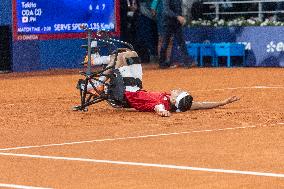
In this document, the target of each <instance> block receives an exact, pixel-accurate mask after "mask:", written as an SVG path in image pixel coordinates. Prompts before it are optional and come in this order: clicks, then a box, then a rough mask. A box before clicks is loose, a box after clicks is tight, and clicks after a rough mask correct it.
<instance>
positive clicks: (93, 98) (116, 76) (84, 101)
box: [73, 27, 134, 111]
mask: <svg viewBox="0 0 284 189" xmlns="http://www.w3.org/2000/svg"><path fill="white" fill-rule="evenodd" d="M82 29H84V30H85V31H86V33H87V41H88V43H87V45H82V47H83V48H86V47H87V54H88V55H87V56H88V63H87V70H86V71H80V72H79V73H80V74H81V75H82V76H84V77H85V79H79V81H78V83H77V89H79V90H80V98H81V103H80V105H78V106H74V107H73V110H74V111H88V107H89V106H90V105H92V104H96V103H99V102H102V101H107V103H108V104H110V105H111V106H112V107H114V108H122V107H127V104H126V102H125V101H124V100H123V96H122V95H119V96H118V97H116V96H114V95H112V94H111V92H112V91H113V90H116V89H118V88H119V87H121V86H119V84H120V83H121V82H122V83H123V80H122V77H121V75H120V73H119V72H118V70H116V69H115V65H116V62H117V57H118V53H119V48H118V46H117V45H123V46H126V47H128V48H129V49H130V50H134V48H133V46H132V45H131V44H130V43H127V42H124V41H120V40H117V39H114V38H111V37H110V35H109V33H108V32H106V31H98V32H97V33H96V34H97V37H92V34H93V31H92V30H91V29H89V28H86V27H83V28H82ZM85 39H86V38H85ZM92 41H97V42H101V43H103V44H105V45H106V46H108V47H113V48H114V49H115V50H114V53H113V54H115V58H114V64H113V65H112V66H106V67H104V68H103V69H102V70H99V71H95V72H93V71H92V65H91V51H92V47H91V43H92ZM109 50H110V48H109ZM107 70H112V71H111V73H109V74H104V72H105V71H107ZM100 76H105V77H106V79H105V81H101V80H99V79H98V78H99V77H100ZM94 82H100V83H102V84H103V85H104V86H105V87H107V92H105V91H99V90H98V89H97V88H96V86H95V84H94ZM82 84H84V89H82V88H81V85H82ZM88 84H90V85H91V86H92V88H93V89H94V91H95V92H96V93H97V94H98V95H94V94H92V93H89V92H88V90H87V86H88ZM123 87H124V86H123Z"/></svg>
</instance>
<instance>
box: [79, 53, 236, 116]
mask: <svg viewBox="0 0 284 189" xmlns="http://www.w3.org/2000/svg"><path fill="white" fill-rule="evenodd" d="M114 57H115V56H114V55H109V56H97V57H93V58H92V65H107V67H108V66H113V65H114ZM137 58H139V57H138V55H137V53H136V52H135V51H131V50H129V49H125V50H123V51H122V52H120V53H119V54H118V56H117V62H116V64H115V68H116V69H119V71H120V73H121V75H122V77H123V79H124V85H125V91H123V93H124V99H125V101H126V102H127V105H128V106H127V107H129V108H134V109H136V110H138V111H141V112H156V113H157V114H158V115H159V116H162V117H169V116H170V115H171V113H172V112H185V111H188V110H200V109H211V108H217V107H220V106H224V105H226V104H230V103H233V102H235V101H238V100H240V98H239V97H236V96H232V97H229V98H227V99H225V100H222V101H216V102H196V101H193V97H192V96H191V94H190V93H188V92H186V91H185V90H181V89H178V90H172V91H171V92H170V93H168V92H149V91H146V90H142V67H141V64H140V62H139V61H136V60H137ZM133 60H135V61H133ZM131 62H132V63H131ZM110 71H111V70H107V71H106V72H107V73H109V72H110ZM99 79H100V80H101V81H104V80H105V79H106V77H105V76H101V77H100V78H99ZM128 81H133V82H128ZM95 87H96V88H97V89H100V90H104V86H103V84H102V82H95ZM82 89H83V86H82ZM87 89H88V91H89V92H90V93H92V92H93V91H94V90H93V87H92V86H88V87H87ZM94 94H95V95H98V94H97V93H94Z"/></svg>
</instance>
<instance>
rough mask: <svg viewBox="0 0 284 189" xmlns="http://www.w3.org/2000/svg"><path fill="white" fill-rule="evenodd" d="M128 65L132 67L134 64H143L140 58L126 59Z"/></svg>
mask: <svg viewBox="0 0 284 189" xmlns="http://www.w3.org/2000/svg"><path fill="white" fill-rule="evenodd" d="M126 63H127V64H128V65H129V66H130V65H132V64H141V59H140V57H130V58H126Z"/></svg>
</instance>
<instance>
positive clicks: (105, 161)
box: [0, 152, 284, 178]
mask: <svg viewBox="0 0 284 189" xmlns="http://www.w3.org/2000/svg"><path fill="white" fill-rule="evenodd" d="M0 155H5V156H17V157H28V158H38V159H53V160H65V161H80V162H90V163H105V164H117V165H128V166H141V167H157V168H167V169H177V170H191V171H204V172H214V173H227V174H241V175H253V176H265V177H278V178H284V174H282V173H269V172H255V171H239V170H226V169H211V168H201V167H189V166H178V165H167V164H154V163H139V162H128V161H111V160H98V159H86V158H72V157H58V156H42V155H31V154H14V153H1V152H0Z"/></svg>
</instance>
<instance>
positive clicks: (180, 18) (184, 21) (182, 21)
mask: <svg viewBox="0 0 284 189" xmlns="http://www.w3.org/2000/svg"><path fill="white" fill-rule="evenodd" d="M177 20H178V21H179V23H180V24H181V25H182V26H184V25H185V23H186V19H185V18H184V17H183V16H178V17H177Z"/></svg>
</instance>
